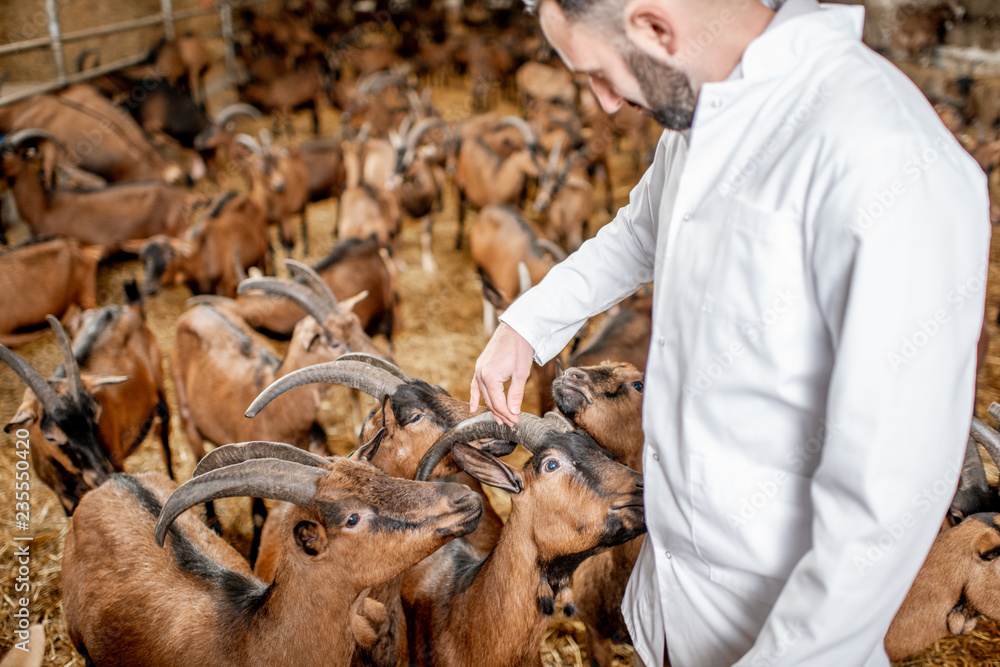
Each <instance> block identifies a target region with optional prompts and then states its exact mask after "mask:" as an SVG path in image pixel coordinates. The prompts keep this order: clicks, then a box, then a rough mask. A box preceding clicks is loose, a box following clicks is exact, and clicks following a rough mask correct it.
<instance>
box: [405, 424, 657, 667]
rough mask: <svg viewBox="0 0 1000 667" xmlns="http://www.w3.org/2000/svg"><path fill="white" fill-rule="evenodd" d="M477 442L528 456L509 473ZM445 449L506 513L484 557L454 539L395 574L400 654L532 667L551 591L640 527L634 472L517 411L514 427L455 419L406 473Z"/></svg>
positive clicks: (425, 466)
mask: <svg viewBox="0 0 1000 667" xmlns="http://www.w3.org/2000/svg"><path fill="white" fill-rule="evenodd" d="M484 438H498V439H501V440H507V441H511V442H516V443H518V444H521V445H523V446H524V447H526V448H527V449H528V450H529V451H530V452H531V453H532V457H531V459H530V460H529V461H528V462H527V463H525V465H524V467H523V468H521V469H520V470H514V469H512V468H509V467H508V466H507V465H505V464H504V463H502V462H501V461H500V460H499V459H497V458H496V457H495V456H493V455H492V454H490V453H488V452H485V451H482V450H479V449H476V448H474V447H472V446H470V445H468V444H466V443H468V442H471V441H473V440H481V439H484ZM448 452H450V453H451V454H452V456H453V458H454V459H455V461H456V462H457V463H458V465H459V466H460V467H461V468H462V469H463V470H465V472H467V473H469V474H470V475H472V476H473V477H475V478H476V479H478V480H480V481H481V482H482V483H484V484H488V485H491V486H495V487H498V488H501V489H503V490H505V491H507V492H508V493H510V494H511V504H512V508H511V513H510V517H509V518H508V520H507V523H506V525H504V528H503V532H502V533H501V535H500V541H499V542H497V545H496V547H494V548H493V550H492V551H491V552H490V553H489V554H488V555H486V554H483V553H482V552H479V551H478V550H476V549H474V548H473V547H471V545H469V544H468V543H467V542H466V541H465V540H458V541H456V542H455V543H454V545H453V546H452V547H445V548H444V549H441V550H440V551H438V552H436V553H435V554H433V555H432V556H430V557H429V558H427V559H426V560H424V561H422V562H420V563H419V564H418V565H416V566H415V567H414V568H412V569H410V570H409V571H408V572H407V573H406V574H405V575H404V577H403V589H402V590H403V600H404V604H405V605H406V606H407V625H408V629H409V631H410V633H411V650H410V655H411V656H412V659H413V661H414V662H415V663H416V664H418V665H430V664H433V665H439V666H441V667H446V666H450V665H456V666H457V665H473V664H474V665H478V666H480V667H508V666H509V665H536V664H539V663H540V657H539V652H538V651H539V645H540V644H541V641H542V636H543V635H544V633H545V629H546V627H548V623H549V616H550V615H551V614H552V613H553V612H554V610H555V597H556V596H557V595H558V594H559V592H560V590H561V588H562V587H564V586H565V585H566V584H568V583H569V579H570V577H572V575H573V571H574V570H575V569H576V567H577V566H578V565H579V564H580V563H581V562H582V561H583V560H584V559H585V558H586V557H588V556H590V555H592V554H595V553H598V552H600V551H602V550H604V549H608V548H611V547H613V546H616V545H618V544H622V543H624V542H626V541H628V540H630V539H633V538H635V537H636V536H638V535H640V534H642V533H643V532H645V522H644V520H643V510H642V477H641V475H639V473H637V472H635V471H633V470H629V469H628V468H626V467H625V466H623V465H621V464H619V463H615V462H614V461H613V460H612V459H611V457H610V455H609V454H607V452H605V451H604V450H602V449H601V448H600V447H598V446H597V444H596V443H595V442H594V441H593V439H592V438H591V437H590V436H588V435H587V434H586V433H584V432H582V431H572V432H569V433H564V432H560V431H559V430H558V429H557V428H556V427H554V426H553V425H552V424H551V423H549V422H547V421H545V420H543V419H540V418H538V417H533V416H532V415H528V414H525V413H522V414H521V420H520V421H519V422H518V424H517V426H515V427H514V428H510V427H507V426H502V425H499V424H497V423H496V421H495V419H494V418H493V415H492V414H489V413H486V414H483V415H479V416H477V417H473V418H471V419H470V420H467V421H465V422H462V423H461V424H458V425H457V426H455V427H454V428H452V429H450V430H449V431H448V432H447V433H445V435H444V436H442V438H441V439H440V440H439V441H438V442H437V443H435V444H434V446H433V447H432V448H431V450H430V451H429V452H428V453H427V456H426V457H425V458H424V461H422V462H421V465H420V468H419V469H418V474H417V478H418V479H422V478H424V476H425V475H426V474H428V473H429V472H430V471H431V470H433V469H434V468H435V467H436V464H437V463H438V461H440V460H441V458H443V456H444V455H445V454H447V453H448ZM411 620H412V623H411ZM484 647H488V650H487V651H484Z"/></svg>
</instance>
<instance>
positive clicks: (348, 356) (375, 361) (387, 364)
mask: <svg viewBox="0 0 1000 667" xmlns="http://www.w3.org/2000/svg"><path fill="white" fill-rule="evenodd" d="M344 361H357V362H359V363H362V364H368V365H369V366H374V367H375V368H381V369H382V370H384V371H386V372H388V373H392V374H393V375H395V376H396V377H398V378H399V379H400V380H402V381H403V382H412V381H413V378H411V377H410V376H409V375H407V374H406V373H404V372H403V369H401V368H400V367H399V366H397V365H396V364H394V363H392V362H391V361H389V360H388V359H383V358H382V357H380V356H378V355H375V354H372V353H370V352H345V353H344V354H342V355H340V356H339V357H337V362H344Z"/></svg>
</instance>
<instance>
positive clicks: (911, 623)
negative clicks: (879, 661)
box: [885, 513, 1000, 660]
mask: <svg viewBox="0 0 1000 667" xmlns="http://www.w3.org/2000/svg"><path fill="white" fill-rule="evenodd" d="M998 556H1000V514H996V513H982V514H973V515H972V516H970V517H969V518H967V519H965V520H964V521H962V522H961V523H960V524H958V525H957V526H955V527H954V528H949V529H948V530H946V531H944V532H943V533H941V534H940V535H938V537H937V539H936V540H934V544H933V546H931V550H930V553H929V554H927V559H926V560H925V561H924V564H923V566H922V567H921V568H920V572H919V573H918V574H917V578H916V580H915V581H914V582H913V586H912V587H911V588H910V591H909V593H907V594H906V598H905V599H904V600H903V604H902V605H901V606H900V608H899V611H898V612H896V616H895V618H893V620H892V624H891V625H890V626H889V631H888V632H887V633H886V635H885V650H886V653H888V654H889V657H890V658H891V659H892V660H901V659H903V658H905V657H906V656H908V655H911V654H913V653H916V652H917V651H919V650H921V649H923V648H924V647H926V646H927V645H929V644H931V643H932V642H934V641H937V640H938V639H941V638H942V637H946V636H948V635H949V634H963V633H965V632H970V631H971V630H972V629H973V628H974V627H975V625H976V615H977V614H983V615H984V616H987V617H989V618H991V619H994V620H1000V560H997V557H998Z"/></svg>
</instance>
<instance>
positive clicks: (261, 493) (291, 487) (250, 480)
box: [154, 458, 326, 547]
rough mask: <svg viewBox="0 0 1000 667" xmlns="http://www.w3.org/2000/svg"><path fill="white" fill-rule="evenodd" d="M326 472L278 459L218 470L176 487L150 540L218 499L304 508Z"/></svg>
mask: <svg viewBox="0 0 1000 667" xmlns="http://www.w3.org/2000/svg"><path fill="white" fill-rule="evenodd" d="M324 475H326V470H324V469H321V468H314V467H311V466H306V465H302V464H301V463H292V462H290V461H282V460H279V459H271V458H266V459H254V460H250V461H245V462H243V463H236V464H234V465H230V466H226V467H224V468H218V469H216V470H212V471H211V472H207V473H205V474H204V475H201V476H200V477H194V478H192V479H189V480H188V481H186V482H184V483H183V484H181V485H180V486H179V487H177V488H176V489H175V490H174V492H173V493H172V494H170V497H169V498H168V499H167V502H166V503H164V505H163V509H162V510H160V516H159V518H158V519H157V520H156V530H155V532H154V537H155V538H156V544H157V545H159V546H161V547H162V546H163V539H164V538H165V537H166V535H167V531H168V530H169V529H170V526H171V525H172V524H173V522H174V520H175V519H176V518H177V517H178V516H180V515H181V513H183V512H184V511H186V510H188V509H190V508H192V507H194V506H195V505H200V504H202V503H205V502H208V501H209V500H218V499H219V498H232V497H236V496H239V497H243V496H247V497H251V498H268V499H271V500H283V501H285V502H289V503H292V504H294V505H299V506H302V507H305V506H308V505H309V503H311V502H312V499H313V498H314V497H315V496H316V482H317V481H319V479H320V478H321V477H323V476H324Z"/></svg>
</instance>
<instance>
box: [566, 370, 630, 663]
mask: <svg viewBox="0 0 1000 667" xmlns="http://www.w3.org/2000/svg"><path fill="white" fill-rule="evenodd" d="M642 390H643V376H642V372H641V371H638V370H636V368H635V367H634V366H632V365H630V364H622V363H604V364H601V365H600V366H589V367H584V368H575V367H574V368H568V369H566V372H564V373H563V374H562V375H561V376H559V377H558V378H556V379H555V381H554V382H553V383H552V394H553V396H554V397H555V403H556V406H558V408H559V410H560V412H562V413H563V414H564V415H565V416H566V417H567V418H568V419H569V420H570V422H571V423H572V425H573V426H574V427H575V428H579V429H582V430H584V431H586V432H587V434H589V435H590V437H592V438H593V439H594V440H595V441H596V442H597V444H599V445H600V446H601V447H603V448H604V449H606V450H608V451H609V452H611V455H612V456H614V457H615V460H616V461H618V462H619V463H622V464H624V465H626V466H628V467H629V468H631V469H632V470H636V471H639V472H642V444H643V434H642ZM642 540H643V538H642V537H639V538H636V539H634V540H632V541H630V542H626V543H625V544H622V545H619V546H617V547H614V548H612V549H609V550H608V551H605V552H603V553H600V554H597V555H596V556H592V557H591V558H588V559H587V560H585V561H584V562H583V563H581V564H580V567H578V568H577V570H576V574H574V575H573V602H574V604H575V605H576V608H577V617H578V618H580V620H582V621H583V623H584V625H586V626H587V653H588V654H589V655H590V661H591V664H592V665H596V666H598V667H610V665H611V664H612V659H613V657H614V645H615V644H621V643H630V642H631V639H630V638H629V634H628V627H627V626H626V625H625V619H624V618H623V617H622V613H621V605H622V599H623V598H624V596H625V586H626V585H627V584H628V578H629V575H630V574H631V573H632V568H633V567H634V566H635V562H636V560H637V559H638V557H639V549H640V548H641V547H642Z"/></svg>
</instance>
